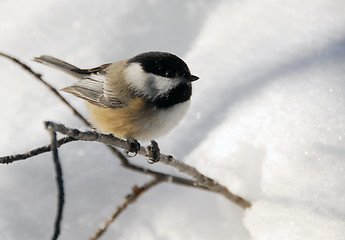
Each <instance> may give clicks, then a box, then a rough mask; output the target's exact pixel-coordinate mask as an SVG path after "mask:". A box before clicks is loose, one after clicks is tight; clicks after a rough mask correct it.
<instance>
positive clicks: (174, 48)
mask: <svg viewBox="0 0 345 240" xmlns="http://www.w3.org/2000/svg"><path fill="white" fill-rule="evenodd" d="M0 36H1V41H0V51H3V52H6V53H9V54H11V55H13V56H16V57H18V58H20V59H21V60H23V61H25V62H26V63H28V64H30V66H32V67H33V68H34V69H35V70H36V71H39V72H41V73H44V77H45V78H46V79H48V80H49V82H50V83H51V84H53V85H54V86H55V87H57V88H62V87H64V86H66V85H69V84H70V83H71V82H72V81H73V80H72V79H70V78H68V77H65V76H64V75H61V74H60V73H58V72H55V71H54V70H52V69H49V68H47V67H45V66H41V65H39V64H36V63H34V62H32V61H30V60H31V59H32V58H33V57H35V56H39V55H42V54H49V55H52V56H55V57H58V58H61V59H64V60H66V61H69V62H71V63H73V64H75V65H77V66H80V67H84V68H87V67H95V66H97V65H100V64H103V63H107V62H113V61H116V60H120V59H124V58H128V57H132V56H134V55H136V54H137V53H140V52H145V51H149V50H160V51H169V52H172V53H175V54H177V55H178V56H180V57H182V58H183V59H184V60H185V61H186V62H187V63H188V65H189V67H190V69H191V71H192V73H193V74H195V75H197V76H199V77H200V80H199V81H197V82H195V84H194V94H193V99H192V100H193V101H192V105H191V108H190V111H189V112H188V114H187V116H186V118H185V119H184V120H183V121H182V122H181V124H180V125H179V126H178V127H177V128H175V129H174V130H173V131H172V132H171V133H170V134H169V135H168V136H166V137H162V138H161V139H158V142H159V143H160V147H161V149H162V152H164V153H167V154H173V155H174V156H176V157H177V158H179V159H181V160H183V161H185V162H187V163H188V164H191V165H193V166H195V167H197V168H198V169H199V170H200V171H202V172H203V173H205V174H206V175H209V176H211V177H213V178H215V179H217V180H218V181H219V182H221V183H222V184H224V185H226V186H227V187H228V188H229V189H231V190H232V191H234V192H235V193H237V194H239V195H241V196H244V197H246V198H248V199H250V200H251V201H252V202H253V207H252V208H251V209H249V210H246V211H243V210H242V209H240V208H239V207H238V206H235V205H234V204H232V203H231V202H229V201H228V200H226V199H225V198H223V197H222V196H218V195H216V194H212V193H208V192H204V191H199V190H194V189H190V188H185V187H180V186H176V185H170V184H162V185H160V186H158V187H156V188H154V189H152V190H151V191H150V192H148V193H147V194H145V195H143V196H142V197H141V198H140V199H139V201H138V202H137V203H136V204H134V205H131V206H130V207H129V208H128V210H126V211H125V212H124V213H123V214H122V215H121V216H120V217H119V218H118V220H117V221H116V222H115V223H114V224H113V225H112V226H111V227H110V229H109V230H108V232H106V234H105V235H104V236H103V237H102V239H130V240H131V239H144V240H145V239H169V240H173V239H174V240H175V239H191V240H192V239H198V240H200V239H201V240H204V239H205V240H206V239H220V240H223V239H234V240H238V239H241V240H242V239H243V240H246V239H255V240H259V239H260V240H261V239H273V240H276V239H279V240H282V239H322V240H324V239H345V159H344V157H345V146H344V144H345V97H344V91H345V2H344V1H342V0H338V1H337V0H304V1H299V0H279V1H276V0H261V1H259V0H247V1H243V0H242V1H240V0H232V1H225V0H224V1H207V0H204V1H202V0H198V1H185V0H179V1H168V0H166V1H155V0H147V1H139V0H127V1H111V0H108V1H88V2H86V1H81V0H74V1H71V0H59V1H56V0H31V1H27V0H15V1H13V0H2V1H1V2H0ZM0 71H1V79H0V101H1V113H0V114H1V116H0V155H1V156H4V155H10V154H15V153H20V152H25V151H27V150H30V149H32V148H35V147H38V146H41V145H44V144H47V143H48V142H49V135H48V134H47V132H46V131H45V130H44V128H43V124H42V122H43V121H44V120H54V121H57V122H62V123H65V124H66V125H68V126H73V127H82V126H83V125H82V123H81V122H80V121H79V120H78V119H76V118H75V117H74V116H73V115H72V114H71V112H70V110H69V109H67V108H66V107H65V106H64V105H62V104H61V103H60V102H59V101H58V100H57V99H56V98H55V97H54V96H53V95H52V94H51V93H50V92H49V91H48V90H47V89H46V88H45V87H44V86H42V85H41V84H40V83H38V82H37V81H36V80H35V79H33V78H32V77H31V76H30V75H28V74H27V73H26V72H24V71H22V70H21V69H20V68H18V66H16V65H14V64H12V63H11V62H9V61H7V60H6V59H4V58H1V59H0ZM64 96H66V97H67V98H68V99H69V100H70V101H71V102H72V103H73V104H74V106H76V107H78V109H80V111H81V112H82V113H84V114H87V112H86V108H85V106H84V103H83V101H82V100H79V99H76V98H74V97H73V96H69V95H67V94H64ZM60 156H61V159H62V165H63V171H64V178H65V188H66V205H65V210H64V219H63V229H62V235H61V239H67V240H69V239H87V238H88V237H89V236H91V235H92V234H93V233H94V232H95V230H96V229H97V228H98V226H99V225H100V224H101V223H102V222H103V221H104V220H105V219H106V218H107V217H108V216H110V214H111V213H112V211H113V210H114V209H115V208H116V206H117V205H119V204H120V203H121V202H122V201H123V197H124V196H125V195H126V194H128V193H129V191H130V188H131V187H132V186H133V185H135V184H138V185H140V184H141V183H143V182H145V181H147V180H148V177H147V176H144V175H141V174H137V173H134V172H130V171H127V170H124V169H122V168H121V167H120V166H119V163H118V161H116V160H114V159H113V156H112V155H111V154H110V153H108V151H107V150H106V149H105V147H104V146H103V145H101V144H97V143H71V144H69V145H65V146H63V147H62V148H61V149H60ZM134 161H135V162H136V163H142V164H144V165H147V164H146V163H145V161H144V160H143V159H141V158H137V159H135V160H134ZM153 168H155V169H162V166H160V165H159V164H156V165H155V166H153ZM164 169H165V170H166V168H164ZM167 171H171V170H169V169H168V170H167ZM54 174H55V173H54V171H53V166H52V161H51V154H50V153H47V154H44V155H41V156H39V157H35V158H32V159H30V160H27V161H21V162H17V163H14V164H10V165H1V166H0V239H1V240H13V239H15V240H17V239H29V240H31V239H33V240H39V239H49V238H50V236H51V233H52V226H53V221H54V217H55V211H56V186H55V175H54Z"/></svg>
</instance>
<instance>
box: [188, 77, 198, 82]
mask: <svg viewBox="0 0 345 240" xmlns="http://www.w3.org/2000/svg"><path fill="white" fill-rule="evenodd" d="M198 79H199V77H197V76H194V75H190V76H189V77H188V80H189V81H191V82H194V81H196V80H198Z"/></svg>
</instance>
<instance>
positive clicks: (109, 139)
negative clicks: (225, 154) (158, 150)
mask: <svg viewBox="0 0 345 240" xmlns="http://www.w3.org/2000/svg"><path fill="white" fill-rule="evenodd" d="M45 124H46V127H48V128H50V129H52V130H54V131H56V132H60V133H62V134H65V135H67V136H69V137H73V138H75V139H78V140H82V141H96V142H101V143H104V144H106V145H111V146H115V147H118V148H122V149H125V150H128V151H130V150H131V146H130V144H129V143H128V142H127V141H124V140H122V139H120V138H117V137H115V136H114V135H113V134H102V133H100V132H96V131H80V130H78V129H73V128H68V127H66V126H64V125H63V124H58V123H54V122H45ZM138 154H140V155H143V156H146V155H147V154H148V151H147V149H146V148H144V147H142V146H141V147H140V150H139V151H138ZM159 162H160V163H163V164H165V165H169V166H171V167H174V168H176V169H177V170H178V171H180V172H181V173H184V174H187V175H189V176H191V177H192V178H194V179H195V181H196V183H197V185H200V186H203V187H205V188H207V189H209V190H210V191H213V192H217V193H219V194H221V195H223V196H224V197H226V198H227V199H229V200H231V201H232V202H234V203H236V204H237V205H239V206H240V207H242V208H244V209H246V208H249V207H250V206H251V203H250V202H249V201H248V200H246V199H244V198H242V197H240V196H237V195H235V194H233V193H232V192H230V191H229V190H228V189H227V188H226V187H225V186H223V185H221V184H219V183H217V182H216V181H214V180H213V179H211V178H209V177H206V176H205V175H203V174H202V173H200V172H199V171H198V170H197V169H196V168H194V167H191V166H189V165H187V164H185V163H183V162H181V161H179V160H177V159H175V158H174V157H173V156H171V155H165V154H160V160H159Z"/></svg>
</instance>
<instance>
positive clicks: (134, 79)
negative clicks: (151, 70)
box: [125, 63, 147, 90]
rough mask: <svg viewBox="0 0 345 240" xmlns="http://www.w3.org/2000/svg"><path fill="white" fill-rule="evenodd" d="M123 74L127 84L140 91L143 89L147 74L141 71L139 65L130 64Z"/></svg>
mask: <svg viewBox="0 0 345 240" xmlns="http://www.w3.org/2000/svg"><path fill="white" fill-rule="evenodd" d="M125 73H126V76H127V80H128V81H129V83H131V84H133V86H134V87H136V88H138V89H140V90H144V89H145V85H146V78H147V73H145V72H144V71H143V69H142V68H141V66H140V64H139V63H130V64H129V65H128V67H127V68H126V69H125Z"/></svg>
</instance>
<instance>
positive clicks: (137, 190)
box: [89, 178, 162, 240]
mask: <svg viewBox="0 0 345 240" xmlns="http://www.w3.org/2000/svg"><path fill="white" fill-rule="evenodd" d="M161 182H162V179H159V178H154V179H152V180H151V181H149V182H147V183H146V184H144V185H143V186H142V187H137V186H134V187H133V188H132V192H131V193H130V194H129V195H127V196H126V200H125V201H124V202H123V203H122V204H121V205H120V206H118V207H117V208H116V210H115V211H114V213H113V214H112V215H111V217H110V218H109V219H108V220H107V221H106V222H105V223H104V225H103V226H102V227H100V228H99V229H98V230H97V232H96V233H95V234H94V235H93V236H92V237H91V238H89V240H97V239H99V238H100V237H101V236H102V235H103V234H104V232H105V231H106V230H107V229H108V227H109V225H110V224H111V223H113V222H114V221H115V219H116V218H117V217H118V216H119V215H120V214H121V213H122V212H123V211H124V210H125V209H126V208H127V207H128V205H129V204H131V203H133V202H135V201H136V200H137V199H138V198H139V197H140V196H141V195H142V194H143V193H145V192H147V191H148V190H149V189H150V188H152V187H154V186H156V185H157V184H159V183H161Z"/></svg>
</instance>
